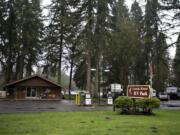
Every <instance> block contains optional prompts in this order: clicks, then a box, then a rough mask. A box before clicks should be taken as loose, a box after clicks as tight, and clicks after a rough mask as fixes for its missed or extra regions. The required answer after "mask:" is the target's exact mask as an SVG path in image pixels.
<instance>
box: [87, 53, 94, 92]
mask: <svg viewBox="0 0 180 135" xmlns="http://www.w3.org/2000/svg"><path fill="white" fill-rule="evenodd" d="M86 61H87V68H86V70H87V71H86V90H87V91H89V92H90V93H91V94H93V93H92V91H91V53H90V51H89V50H88V51H87V55H86Z"/></svg>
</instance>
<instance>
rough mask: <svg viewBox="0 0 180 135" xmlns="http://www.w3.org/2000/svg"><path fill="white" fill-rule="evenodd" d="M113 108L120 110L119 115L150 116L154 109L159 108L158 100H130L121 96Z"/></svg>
mask: <svg viewBox="0 0 180 135" xmlns="http://www.w3.org/2000/svg"><path fill="white" fill-rule="evenodd" d="M115 106H116V108H119V109H120V110H121V113H126V114H129V113H131V114H137V113H143V114H151V113H152V110H153V109H154V108H158V107H159V106H160V100H159V99H158V98H142V99H131V98H129V97H125V96H121V97H118V98H117V99H116V100H115Z"/></svg>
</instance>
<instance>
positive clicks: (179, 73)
mask: <svg viewBox="0 0 180 135" xmlns="http://www.w3.org/2000/svg"><path fill="white" fill-rule="evenodd" d="M173 70H174V76H175V78H174V80H175V81H174V84H175V85H176V86H177V87H180V35H179V36H178V40H177V43H176V54H175V58H174V65H173Z"/></svg>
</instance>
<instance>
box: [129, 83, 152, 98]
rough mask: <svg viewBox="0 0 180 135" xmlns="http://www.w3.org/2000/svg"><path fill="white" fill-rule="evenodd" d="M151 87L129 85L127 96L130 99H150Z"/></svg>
mask: <svg viewBox="0 0 180 135" xmlns="http://www.w3.org/2000/svg"><path fill="white" fill-rule="evenodd" d="M151 93H152V92H151V87H150V85H128V87H127V96H128V97H130V98H149V97H151Z"/></svg>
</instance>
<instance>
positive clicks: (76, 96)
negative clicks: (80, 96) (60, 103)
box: [75, 94, 77, 104]
mask: <svg viewBox="0 0 180 135" xmlns="http://www.w3.org/2000/svg"><path fill="white" fill-rule="evenodd" d="M75 100H76V104H77V94H76V99H75Z"/></svg>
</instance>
